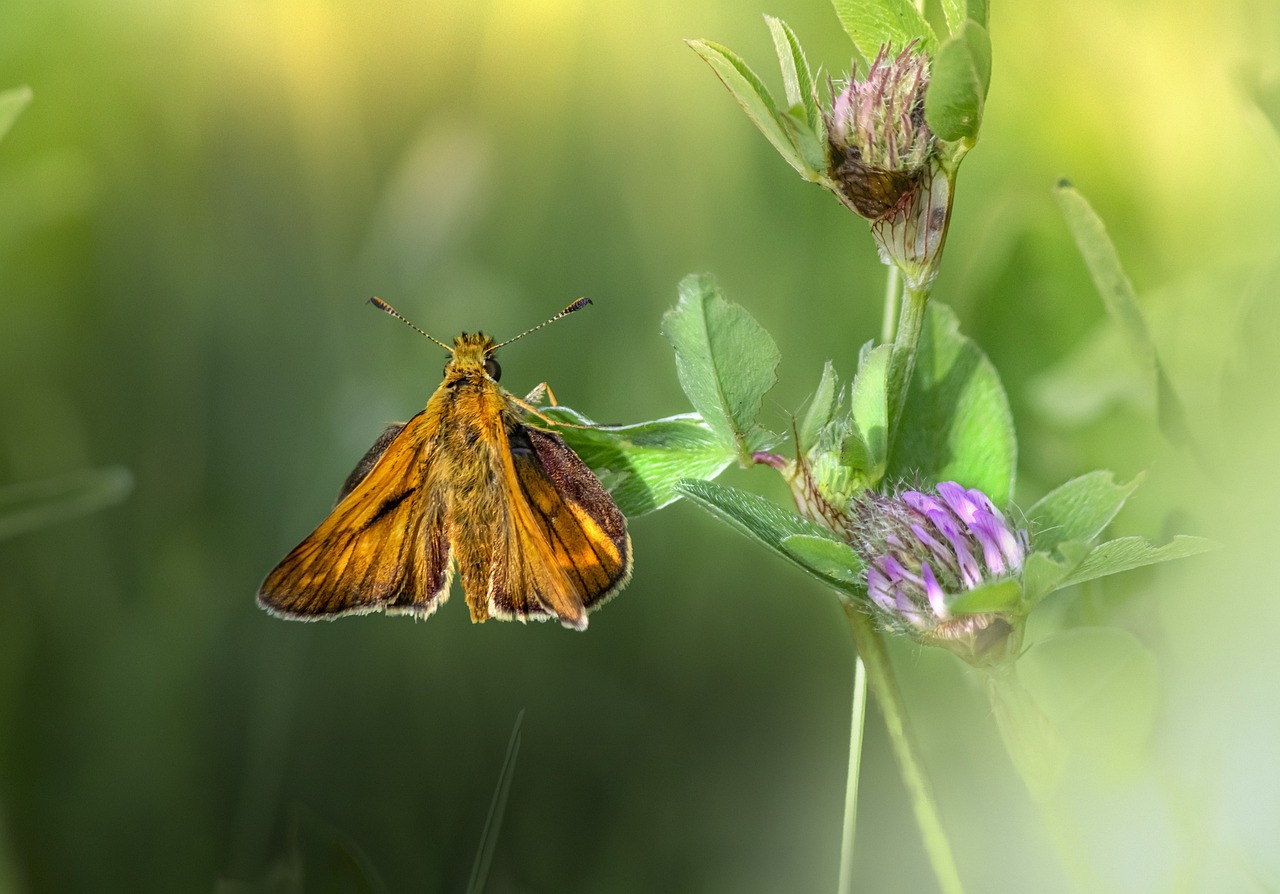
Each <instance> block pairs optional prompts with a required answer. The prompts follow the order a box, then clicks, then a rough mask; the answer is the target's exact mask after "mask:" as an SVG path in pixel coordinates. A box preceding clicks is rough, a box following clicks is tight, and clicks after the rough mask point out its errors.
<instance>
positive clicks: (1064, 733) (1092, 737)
mask: <svg viewBox="0 0 1280 894" xmlns="http://www.w3.org/2000/svg"><path fill="white" fill-rule="evenodd" d="M1018 677H1019V679H1021V680H1022V682H1023V685H1025V686H1026V688H1027V691H1028V692H1029V693H1030V694H1031V696H1032V697H1033V698H1034V699H1035V703H1036V705H1038V706H1039V708H1040V710H1041V711H1042V712H1043V713H1044V715H1045V717H1046V718H1048V720H1049V722H1050V723H1051V724H1052V725H1053V727H1054V729H1055V730H1057V732H1058V734H1059V736H1060V737H1061V739H1062V741H1064V742H1065V743H1066V744H1067V745H1068V746H1070V747H1072V748H1073V749H1074V750H1076V751H1077V752H1079V753H1082V754H1085V755H1088V756H1090V757H1092V758H1094V759H1096V760H1098V761H1099V762H1101V763H1103V764H1104V765H1108V766H1110V767H1111V768H1113V769H1116V770H1121V771H1124V770H1128V769H1131V768H1135V767H1136V766H1138V765H1139V764H1140V763H1141V759H1142V757H1143V755H1144V754H1145V751H1146V747H1147V743H1148V741H1149V739H1150V737H1151V733H1152V730H1153V729H1154V727H1155V720H1156V710H1157V707H1158V704H1159V695H1160V681H1159V669H1158V666H1157V663H1156V657H1155V655H1153V654H1152V653H1151V651H1150V650H1149V649H1147V648H1146V647H1145V646H1144V645H1142V643H1140V642H1139V641H1138V640H1137V639H1136V638H1135V637H1134V636H1133V635H1132V634H1130V633H1128V632H1126V631H1124V630H1120V629H1117V628H1114V627H1085V628H1077V629H1074V630H1067V631H1064V632H1062V633H1058V634H1055V635H1053V636H1051V637H1047V638H1046V639H1044V640H1041V641H1040V642H1038V643H1036V644H1035V645H1034V646H1032V647H1031V648H1030V649H1028V650H1027V652H1026V653H1025V654H1024V655H1023V656H1022V657H1021V658H1020V659H1019V661H1018Z"/></svg>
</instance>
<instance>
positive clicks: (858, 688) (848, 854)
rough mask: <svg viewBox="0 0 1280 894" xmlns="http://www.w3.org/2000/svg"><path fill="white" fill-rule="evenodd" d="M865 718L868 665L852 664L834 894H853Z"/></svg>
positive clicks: (858, 658) (859, 657) (860, 659)
mask: <svg viewBox="0 0 1280 894" xmlns="http://www.w3.org/2000/svg"><path fill="white" fill-rule="evenodd" d="M866 717H867V668H866V665H865V664H863V662H862V657H861V656H858V657H857V658H855V659H854V663H853V711H852V717H851V718H850V722H849V775H848V777H847V778H846V779H845V788H844V834H843V837H842V838H841V841H840V880H839V882H838V883H837V884H836V894H853V839H854V835H855V833H856V832H857V828H858V776H859V774H860V772H861V767H862V729H863V726H864V725H865V721H866Z"/></svg>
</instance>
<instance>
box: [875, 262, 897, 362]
mask: <svg viewBox="0 0 1280 894" xmlns="http://www.w3.org/2000/svg"><path fill="white" fill-rule="evenodd" d="M901 292H902V271H901V270H899V269H898V268H897V267H894V266H890V267H889V269H888V273H887V274H886V276H885V278H884V318H883V319H882V320H881V321H880V341H882V342H884V343H885V344H888V343H889V342H891V341H893V336H894V333H895V332H897V329H898V295H899V294H900V293H901Z"/></svg>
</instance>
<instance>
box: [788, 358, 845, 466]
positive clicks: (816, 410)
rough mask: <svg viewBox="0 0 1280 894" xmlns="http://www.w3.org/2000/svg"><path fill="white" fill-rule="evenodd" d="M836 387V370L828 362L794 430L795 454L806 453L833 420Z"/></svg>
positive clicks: (837, 383) (835, 404)
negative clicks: (807, 406) (807, 407)
mask: <svg viewBox="0 0 1280 894" xmlns="http://www.w3.org/2000/svg"><path fill="white" fill-rule="evenodd" d="M838 385H839V382H838V381H837V379H836V368H835V366H834V365H832V363H831V361H830V360H828V361H827V362H826V364H825V365H824V366H823V367H822V378H821V379H820V380H819V381H818V390H817V391H815V392H814V393H813V400H811V401H809V409H808V410H806V411H805V414H804V419H802V420H801V421H800V425H799V427H798V428H797V429H796V453H797V454H804V453H807V452H808V451H809V448H811V447H812V446H813V445H814V442H815V441H816V440H817V439H818V434H819V433H820V432H821V431H822V430H823V429H824V428H826V427H827V426H828V425H830V424H831V420H832V419H833V418H835V413H836V406H837V395H836V388H837V387H838Z"/></svg>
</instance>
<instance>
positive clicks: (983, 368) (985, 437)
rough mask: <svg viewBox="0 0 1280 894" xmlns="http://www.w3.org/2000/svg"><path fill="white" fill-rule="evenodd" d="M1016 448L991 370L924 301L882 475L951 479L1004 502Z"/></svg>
mask: <svg viewBox="0 0 1280 894" xmlns="http://www.w3.org/2000/svg"><path fill="white" fill-rule="evenodd" d="M1017 449H1018V445H1017V440H1016V438H1015V436H1014V430H1013V416H1012V414H1011V413H1010V412H1009V401H1008V398H1006V397H1005V393H1004V386H1003V385H1002V384H1001V383H1000V376H999V374H998V373H997V372H996V369H995V367H994V366H992V364H991V361H990V360H988V359H987V357H986V355H985V354H983V353H982V350H981V349H980V348H979V347H978V346H977V345H976V344H975V343H974V342H972V341H971V340H969V339H968V338H966V337H965V336H964V335H962V334H961V333H960V324H959V322H958V321H957V320H956V316H955V313H954V312H953V311H952V310H951V309H950V308H949V307H947V306H946V305H944V304H940V303H938V302H937V301H932V302H930V305H929V310H928V312H927V313H926V315H925V322H924V326H923V327H922V329H921V333H920V345H919V349H918V352H917V354H916V368H915V375H913V376H912V378H911V389H910V391H909V393H908V395H907V403H906V406H905V408H904V409H903V417H902V422H901V424H900V426H899V429H898V435H897V438H896V440H895V441H894V444H893V454H892V456H890V457H889V465H888V473H887V477H889V478H896V479H901V480H906V481H910V480H914V479H917V478H923V479H924V480H925V481H928V482H938V481H957V482H959V483H960V484H963V485H964V486H965V487H976V488H978V489H979V490H981V491H982V492H983V493H985V494H986V495H987V496H988V497H990V498H991V502H992V503H994V504H995V505H996V506H1004V505H1006V504H1007V503H1008V502H1009V495H1010V494H1011V493H1012V492H1013V475H1014V468H1015V462H1016V459H1017Z"/></svg>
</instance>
